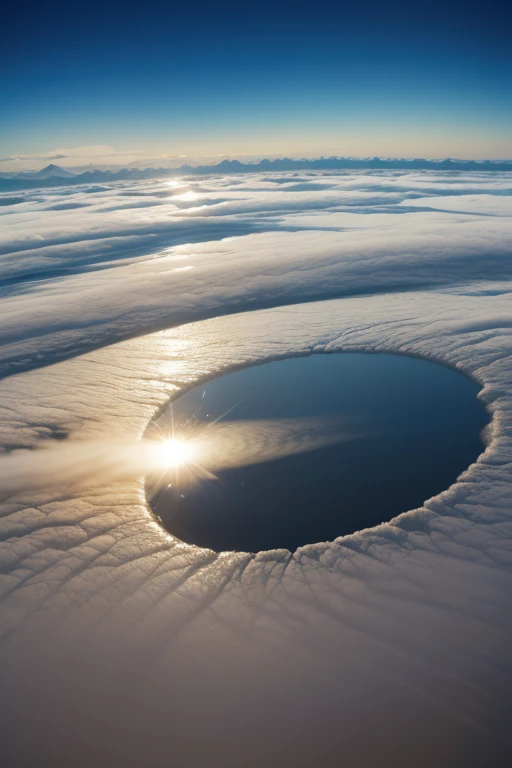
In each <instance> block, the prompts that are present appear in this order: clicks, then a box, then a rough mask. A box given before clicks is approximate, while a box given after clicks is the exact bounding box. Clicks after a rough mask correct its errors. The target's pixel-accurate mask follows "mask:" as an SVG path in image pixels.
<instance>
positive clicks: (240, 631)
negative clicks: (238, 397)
mask: <svg viewBox="0 0 512 768" xmlns="http://www.w3.org/2000/svg"><path fill="white" fill-rule="evenodd" d="M178 184H182V186H176V187H170V186H169V185H168V184H167V183H164V182H162V183H154V182H149V183H143V184H130V185H123V184H117V185H112V186H111V187H109V188H105V189H103V188H102V189H99V188H92V189H80V190H78V189H73V190H67V191H66V190H59V192H57V191H55V190H52V191H49V192H44V191H39V192H38V193H37V194H36V193H30V194H27V195H24V196H23V201H22V202H18V203H14V204H12V205H6V206H4V207H2V209H1V210H2V219H1V220H2V222H3V223H4V224H5V225H6V226H4V227H2V230H3V235H2V237H3V245H2V248H3V255H2V257H1V260H0V270H1V276H2V279H3V288H2V290H3V299H2V307H3V313H2V317H1V318H0V334H1V339H2V343H3V346H2V348H1V350H0V353H1V359H2V365H3V370H4V372H5V373H13V372H16V371H20V373H18V374H17V375H11V376H9V377H7V378H5V379H4V380H3V381H1V382H0V403H1V405H0V439H1V442H2V445H3V447H4V451H5V452H6V456H5V458H6V460H7V458H8V455H7V452H9V451H10V452H12V451H16V450H18V451H19V450H27V449H33V448H34V447H35V446H37V445H38V444H39V443H40V442H41V440H46V439H52V438H53V439H54V440H56V439H57V438H58V442H59V443H60V445H61V446H63V447H65V446H66V445H72V444H74V443H75V442H86V441H89V440H92V439H94V440H97V439H102V440H103V439H104V440H107V439H108V440H112V441H115V442H117V441H119V442H120V443H125V444H128V443H130V441H136V440H138V439H139V438H140V437H141V436H142V435H143V434H144V431H145V429H146V427H147V424H148V421H149V420H150V419H151V417H152V416H153V415H154V414H155V412H156V411H157V410H158V409H159V408H160V407H162V406H163V405H164V404H165V402H166V401H167V399H168V398H169V396H171V395H176V393H177V392H178V391H179V390H180V389H183V388H185V389H186V388H188V387H191V386H194V385H195V384H196V383H197V382H199V381H201V380H204V379H207V378H208V377H209V376H213V375H218V374H219V373H222V372H223V371H228V370H231V369H232V368H234V367H238V366H242V365H245V364H250V363H254V362H258V361H262V360H266V359H275V358H279V357H285V356H287V355H297V354H310V353H312V352H317V353H320V352H334V351H344V350H345V351H346V350H351V351H354V350H364V349H366V350H371V351H388V352H397V353H401V354H411V355H418V356H421V357H425V358H428V359H432V360H437V361H439V362H442V363H444V364H447V365H450V366H453V367H455V368H457V369H459V370H460V371H461V372H463V373H465V374H467V375H469V376H472V377H473V378H475V379H476V380H477V381H479V382H480V383H481V385H482V393H481V397H482V398H483V401H484V402H485V404H486V405H487V407H488V409H489V410H490V412H491V414H492V417H493V421H492V429H491V435H490V438H491V439H490V442H489V445H488V447H487V449H486V450H485V452H484V453H483V454H482V455H481V456H480V458H479V460H478V461H477V462H476V463H475V464H474V465H472V466H471V467H469V468H468V470H467V471H466V472H465V473H464V474H463V475H462V476H461V477H460V478H459V480H458V482H457V483H456V484H454V485H453V486H452V487H451V488H448V489H446V491H445V492H444V493H442V494H440V495H439V496H437V497H435V498H433V499H430V500H427V501H426V502H425V505H424V507H423V508H421V509H419V510H414V511H411V512H408V513H406V514H404V515H401V516H400V517H399V518H395V519H394V520H392V521H383V524H382V525H381V526H379V527H377V528H373V529H370V530H365V531H361V532H359V533H357V534H354V535H353V536H349V537H344V538H340V539H337V540H336V541H334V542H323V543H314V542H312V543H311V545H308V546H306V547H303V548H301V549H299V550H298V551H297V552H295V553H293V554H292V553H289V552H287V551H281V550H280V551H274V552H262V553H259V554H257V555H248V554H244V553H223V554H220V555H219V554H215V553H212V552H210V551H207V550H200V549H197V548H195V547H191V546H186V545H184V544H182V543H181V542H179V541H177V540H175V539H173V538H172V537H170V536H169V535H168V534H166V533H165V532H163V531H162V530H161V529H160V527H159V526H158V525H157V524H156V522H155V521H154V520H153V519H152V517H151V516H150V514H149V512H148V509H147V506H146V503H145V497H144V488H143V484H142V481H141V480H140V479H138V478H137V477H135V478H132V479H128V480H124V481H122V482H120V481H118V480H116V481H114V480H113V479H108V480H107V479H105V481H104V482H102V483H99V484H98V485H96V486H95V487H89V488H87V489H86V490H79V491H77V490H76V489H73V488H68V489H65V491H64V492H63V489H62V487H59V488H54V487H52V486H51V484H48V485H45V487H44V488H42V487H38V488H35V487H32V488H29V487H24V488H21V487H16V489H15V490H16V493H13V494H12V495H10V496H9V498H4V500H3V502H2V504H1V517H0V532H1V535H2V541H1V543H0V563H1V567H2V571H3V574H4V575H3V580H2V589H3V593H2V594H3V599H2V617H3V622H2V627H3V630H2V631H3V634H2V649H1V650H2V654H1V674H2V684H3V690H4V691H6V696H5V700H6V701H7V702H8V708H7V707H6V708H5V710H4V711H3V712H2V718H1V722H2V726H3V727H4V728H5V734H3V738H2V744H3V749H4V751H5V754H6V759H10V760H11V763H12V764H14V765H16V762H12V761H13V756H14V758H15V759H17V760H19V761H20V762H19V764H20V765H22V764H27V763H28V764H34V762H35V761H36V760H38V761H39V763H40V764H42V765H53V766H55V765H56V766H60V765H62V766H65V765H68V764H69V755H70V754H72V755H73V762H74V764H75V765H78V766H81V765H83V766H86V765H87V766H88V765H91V764H93V763H94V764H97V765H105V766H107V765H108V766H117V765H119V766H121V765H122V766H131V765H133V766H136V765H140V764H141V761H146V762H148V763H150V764H153V765H162V766H163V765H169V759H170V756H172V759H173V760H174V762H175V764H176V765H178V766H181V765H192V766H196V765H197V766H202V765H205V764H210V765H214V766H217V765H218V766H219V767H220V766H221V765H222V766H235V765H239V764H240V763H241V762H243V763H244V764H245V765H249V766H251V767H252V766H253V765H254V766H256V765H261V764H262V763H266V764H277V763H278V762H280V763H281V764H283V765H290V766H291V765H294V766H296V765H299V766H303V765H304V766H306V765H314V764H319V763H324V764H338V763H339V762H340V760H341V759H343V761H344V762H345V763H346V764H347V765H350V766H357V768H359V766H361V768H362V767H363V766H365V768H366V767H367V766H385V765H393V766H409V765H411V764H413V765H417V766H425V768H426V767H427V766H432V765H434V764H436V765H441V766H447V767H448V766H452V765H456V764H461V765H464V766H472V767H473V766H474V767H475V768H476V766H480V765H482V766H483V765H489V764H491V765H497V766H498V765H506V758H507V754H508V752H509V747H510V745H509V737H508V724H507V717H506V713H507V711H508V707H509V704H510V690H511V687H510V684H511V675H510V673H511V662H512V658H511V655H510V636H511V635H510V633H511V629H512V605H511V595H512V573H511V564H512V518H511V512H512V508H511V498H512V473H511V467H512V432H511V430H512V384H511V359H512V356H511V353H512V338H511V328H512V305H511V301H510V294H511V280H510V278H511V275H510V246H509V243H510V228H511V220H510V213H509V208H508V205H507V200H508V199H509V194H510V187H511V180H510V178H509V177H508V176H506V175H503V174H496V175H493V176H490V175H485V174H482V175H475V176H473V177H471V176H467V175H449V174H446V175H443V174H430V173H423V174H415V175H412V174H408V175H405V174H403V173H399V172H397V173H393V174H390V173H375V174H365V175H360V176H355V175H353V174H325V175H322V176H320V175H313V174H301V175H300V176H298V175H289V176H287V175H285V176H283V175H281V176H279V177H271V176H266V177H264V176H262V177H257V176H252V177H249V176H248V177H243V178H239V177H237V178H236V179H235V180H232V179H229V178H211V179H201V181H200V182H199V181H194V182H189V181H188V180H182V181H181V182H178ZM298 185H299V188H297V186H298ZM61 204H62V205H68V206H69V205H72V206H74V207H73V208H70V207H68V208H62V205H61ZM56 205H61V207H60V208H57V209H55V206H56ZM126 206H133V207H126ZM333 297H335V298H333ZM320 298H322V299H329V300H326V301H321V302H320V301H312V299H320ZM237 310H240V313H239V314H230V313H233V312H235V311H237ZM249 310H254V311H249ZM214 315H224V316H222V317H221V316H217V317H213V316H214ZM201 317H205V318H209V319H205V320H201V321H198V322H191V321H194V320H196V319H197V318H201ZM172 326H174V327H172ZM157 328H160V329H165V330H160V331H158V332H151V333H150V331H153V330H154V329H157ZM120 339H124V340H123V341H119V340H120ZM115 341H116V342H117V343H112V342H115ZM59 359H60V360H61V362H58V363H56V364H53V365H47V364H48V363H52V362H54V361H56V360H59ZM45 366H46V367H45ZM59 450H60V449H59ZM31 452H32V453H34V451H33V450H32V451H31ZM49 691H51V694H50V693H49ZM276 756H277V757H276ZM22 761H24V762H22Z"/></svg>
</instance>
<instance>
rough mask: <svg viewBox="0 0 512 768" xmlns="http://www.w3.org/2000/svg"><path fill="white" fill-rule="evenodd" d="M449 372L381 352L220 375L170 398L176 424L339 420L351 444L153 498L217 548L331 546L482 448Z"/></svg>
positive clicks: (182, 526) (435, 488)
mask: <svg viewBox="0 0 512 768" xmlns="http://www.w3.org/2000/svg"><path fill="white" fill-rule="evenodd" d="M478 391H479V386H478V385H477V384H476V383H474V382H472V381H470V380H469V379H467V378H466V377H464V376H462V375H461V374H459V373H458V372H456V371H455V370H452V369H450V368H446V367H444V366H441V365H438V364H435V363H431V362H427V361H424V360H419V359H417V358H413V357H404V356H399V355H388V354H365V353H340V354H332V355H326V354H320V355H312V356H311V357H303V358H293V359H288V360H282V361H278V362H272V363H266V364H264V365H259V366H255V367H251V368H245V369H244V370H241V371H236V372H234V373H230V374H227V375H225V376H222V377H220V378H218V379H215V380H213V381H210V382H208V383H207V384H202V385H201V386H198V387H196V388H194V389H192V390H190V391H189V392H187V393H185V394H184V395H182V396H181V397H179V398H178V399H177V400H175V401H174V403H173V404H172V409H173V416H174V419H175V420H176V421H180V420H183V419H184V418H185V417H188V416H190V415H191V414H195V416H196V417H197V418H199V419H200V420H206V421H210V420H213V419H215V418H218V417H219V416H220V415H221V414H223V413H224V412H226V411H228V410H229V409H232V410H230V412H229V413H228V415H227V416H226V417H225V420H229V421H235V420H246V419H284V418H286V419H303V418H305V417H314V418H322V419H326V418H327V419H331V418H332V419H333V420H334V419H341V420H342V421H343V422H346V424H347V429H348V431H349V432H350V434H351V439H348V440H346V441H344V442H340V443H337V444H335V445H330V446H328V447H322V448H320V449H317V450H311V451H308V452H306V453H300V454H295V455H292V456H287V457H285V458H279V459H277V460H274V461H268V462H266V463H261V464H255V465H252V466H245V467H241V468H236V469H229V470H224V471H222V472H220V473H218V480H216V481H215V480H213V481H212V480H205V481H201V482H200V483H198V484H197V485H196V486H195V487H193V488H187V489H186V493H184V494H182V493H181V492H180V489H179V488H175V487H172V488H167V487H164V489H163V490H161V491H160V492H158V493H156V494H155V495H154V496H153V497H152V498H151V500H150V504H151V506H152V508H153V510H154V511H155V513H156V514H157V515H158V516H159V518H160V519H161V522H162V525H163V526H164V527H165V528H166V529H167V530H168V531H169V532H170V533H172V534H173V535H174V536H177V537H178V538H179V539H182V540H183V541H185V542H188V543H191V544H197V545H199V546H202V547H209V548H211V549H214V550H217V551H223V550H232V549H235V550H245V551H250V552H256V551H259V550H262V549H274V548H281V547H284V548H286V549H289V550H291V551H294V550H295V549H296V548H297V547H299V546H301V545H303V544H309V543H314V542H318V541H329V540H332V539H335V538H336V537H338V536H341V535H344V534H348V533H353V532H354V531H358V530H361V529H362V528H368V527H371V526H374V525H377V524H379V523H381V522H383V521H386V520H390V519H391V518H393V517H395V516H396V515H398V514H400V513H401V512H405V511H407V510H410V509H414V508H416V507H419V506H421V505H422V503H423V502H424V501H425V500H426V499H428V498H429V497H431V496H434V495H435V494H437V493H439V492H440V491H443V490H445V489H446V488H448V486H450V485H451V484H452V483H453V482H454V481H455V480H456V479H457V476H458V475H459V474H460V473H461V472H462V471H463V470H465V469H466V468H467V467H468V466H469V465H470V464H471V463H472V462H473V461H474V460H475V459H476V458H477V456H478V455H479V454H480V453H481V452H482V450H483V447H484V446H483V443H482V440H481V437H480V432H481V430H482V429H483V428H484V427H485V426H486V424H488V422H489V416H488V414H487V412H486V411H485V409H484V407H483V405H482V404H481V403H480V401H478V400H477V394H478Z"/></svg>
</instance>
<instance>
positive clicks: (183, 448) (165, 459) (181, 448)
mask: <svg viewBox="0 0 512 768" xmlns="http://www.w3.org/2000/svg"><path fill="white" fill-rule="evenodd" d="M158 453H159V455H160V460H161V462H162V464H163V465H164V466H166V467H169V469H172V468H174V467H182V466H183V465H184V464H188V463H189V462H190V459H191V457H192V448H191V446H190V445H189V444H187V443H185V442H183V440H175V439H174V438H173V439H171V440H164V442H162V443H161V444H160V445H159V446H158Z"/></svg>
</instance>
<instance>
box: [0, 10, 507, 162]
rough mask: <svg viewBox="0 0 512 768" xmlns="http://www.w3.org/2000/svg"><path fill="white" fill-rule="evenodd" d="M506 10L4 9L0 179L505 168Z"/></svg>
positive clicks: (0, 89) (0, 85) (0, 91)
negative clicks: (360, 166)
mask: <svg viewBox="0 0 512 768" xmlns="http://www.w3.org/2000/svg"><path fill="white" fill-rule="evenodd" d="M510 14H511V11H510V8H509V6H508V5H507V4H504V3H501V2H499V0H491V1H490V2H488V3H485V4H482V3H477V2H475V0H469V2H464V3H463V2H462V1H461V0H455V2H448V3H446V2H441V1H440V0H434V2H432V3H429V4H428V5H427V6H425V5H418V4H416V3H407V4H404V3H402V2H397V1H396V0H393V1H392V2H389V3H383V2H380V1H379V0H369V2H368V1H367V2H363V3H345V2H342V3H337V4H335V3H326V2H320V3H319V4H316V5H315V7H314V9H313V8H312V7H311V5H310V3H304V2H300V3H291V2H284V3H283V2H278V3H275V2H270V0H264V1H263V2H262V3H258V4H257V5H252V4H249V5H247V4H240V3H235V2H229V1H228V2H225V0H223V1H222V2H221V3H220V4H219V3H215V4H209V3H206V2H199V3H190V4H188V3H166V2H158V3H155V2H149V3H145V4H143V5H139V4H137V3H134V2H128V3H119V2H110V3H100V2H99V1H98V0H93V1H92V2H91V3H88V4H87V7H86V9H85V8H84V9H80V10H78V9H77V8H75V7H74V6H71V5H69V4H67V3H63V2H53V3H50V4H49V5H48V4H41V3H35V2H29V3H28V4H23V5H22V6H18V5H15V4H10V5H9V7H8V8H7V10H6V11H5V12H4V17H3V27H4V30H5V34H4V36H3V40H2V51H1V53H0V56H1V57H2V60H3V64H2V72H3V77H2V82H1V84H0V99H1V103H2V122H1V126H0V145H1V146H2V148H3V149H2V161H3V162H2V163H1V164H0V165H1V166H3V167H2V168H0V170H3V169H4V168H5V170H12V169H15V168H16V167H17V168H19V169H20V170H23V169H24V168H25V169H36V170H37V169H38V168H42V167H43V166H45V165H47V164H48V163H50V162H57V163H58V164H59V165H64V167H67V166H70V167H76V166H87V165H88V164H89V163H91V162H92V163H93V164H96V165H97V164H101V163H102V164H111V165H112V164H121V165H127V164H129V163H132V162H137V163H138V162H141V161H142V162H143V163H145V164H146V165H148V164H150V163H151V164H155V162H156V164H158V165H161V164H162V161H163V160H165V161H169V160H170V161H174V160H176V159H178V160H179V158H182V156H186V157H187V158H195V159H200V158H204V157H207V158H209V159H211V158H214V157H216V156H219V155H220V156H224V155H228V156H235V157H242V156H245V157H247V156H249V157H253V156H259V157H261V156H270V155H274V154H285V155H287V156H297V155H298V156H312V155H331V154H337V155H338V154H341V155H351V156H367V155H380V156H392V157H397V156H398V157H417V156H420V157H459V158H460V157H464V158H474V159H477V158H479V159H485V158H490V159H504V158H510V157H512V140H511V137H510V122H511V97H510V88H509V84H510V76H511V65H510V55H509V54H510ZM13 158H19V159H16V160H15V161H14V164H13V162H12V159H13Z"/></svg>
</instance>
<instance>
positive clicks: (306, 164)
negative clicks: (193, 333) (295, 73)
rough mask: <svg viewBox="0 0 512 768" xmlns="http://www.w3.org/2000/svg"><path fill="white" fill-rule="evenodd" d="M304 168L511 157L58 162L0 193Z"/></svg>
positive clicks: (7, 182)
mask: <svg viewBox="0 0 512 768" xmlns="http://www.w3.org/2000/svg"><path fill="white" fill-rule="evenodd" d="M306 170H321V171H334V170H363V171H364V170H431V171H512V160H482V161H477V160H451V159H450V158H447V159H446V160H425V159H423V158H418V159H415V160H407V159H393V158H385V159H382V158H380V157H370V158H357V157H320V158H317V159H316V160H308V159H302V160H292V159H290V158H286V157H285V158H279V159H276V160H267V159H265V160H260V161H259V162H258V163H241V162H240V161H239V160H222V162H220V163H218V164H217V165H199V166H192V165H182V166H180V167H179V168H172V169H169V168H145V169H144V170H140V169H139V168H122V169H121V170H119V171H99V170H92V171H85V172H84V173H73V172H72V171H67V170H65V169H64V168H60V166H58V165H53V164H52V165H47V166H46V168H43V169H42V170H41V171H34V172H24V173H18V174H12V175H10V174H6V173H3V174H1V176H0V192H14V191H17V190H21V189H35V188H38V187H56V186H62V185H66V186H68V185H70V184H73V185H75V184H91V183H107V182H112V181H137V180H140V179H154V178H159V177H172V176H205V175H209V174H229V175H232V174H238V173H262V172H265V171H266V172H278V173H279V172H285V171H306Z"/></svg>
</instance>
